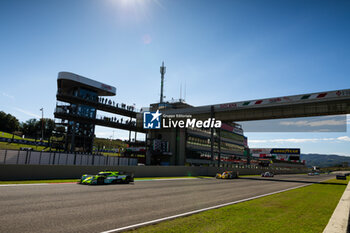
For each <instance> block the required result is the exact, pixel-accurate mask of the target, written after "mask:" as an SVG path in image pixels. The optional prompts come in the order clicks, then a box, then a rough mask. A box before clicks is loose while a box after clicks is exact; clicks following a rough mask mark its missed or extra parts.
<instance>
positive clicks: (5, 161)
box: [4, 150, 7, 164]
mask: <svg viewBox="0 0 350 233" xmlns="http://www.w3.org/2000/svg"><path fill="white" fill-rule="evenodd" d="M6 156H7V150H5V157H4V164H6Z"/></svg>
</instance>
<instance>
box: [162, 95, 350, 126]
mask: <svg viewBox="0 0 350 233" xmlns="http://www.w3.org/2000/svg"><path fill="white" fill-rule="evenodd" d="M161 112H162V113H163V114H168V115H171V114H188V115H192V117H195V118H197V119H208V118H211V117H215V119H217V120H221V121H224V122H229V121H231V122H232V121H251V120H268V119H280V118H297V117H311V116H325V115H341V114H349V113H350V89H343V90H336V91H325V92H317V93H310V94H301V95H292V96H282V97H275V98H266V99H256V100H247V101H240V102H231V103H222V104H215V105H206V106H199V107H190V108H182V109H163V110H161Z"/></svg>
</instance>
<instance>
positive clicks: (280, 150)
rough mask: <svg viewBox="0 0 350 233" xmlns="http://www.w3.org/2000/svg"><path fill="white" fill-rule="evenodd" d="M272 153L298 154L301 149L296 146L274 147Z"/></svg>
mask: <svg viewBox="0 0 350 233" xmlns="http://www.w3.org/2000/svg"><path fill="white" fill-rule="evenodd" d="M270 153H271V154H290V155H291V154H293V155H298V154H300V149H296V148H290V149H289V148H276V149H275V148H273V149H271V152H270Z"/></svg>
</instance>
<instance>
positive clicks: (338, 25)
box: [0, 0, 350, 155]
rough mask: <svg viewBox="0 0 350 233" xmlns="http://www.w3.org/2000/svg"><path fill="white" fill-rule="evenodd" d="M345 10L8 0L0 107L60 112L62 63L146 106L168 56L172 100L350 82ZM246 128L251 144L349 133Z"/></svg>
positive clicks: (334, 141)
mask: <svg viewBox="0 0 350 233" xmlns="http://www.w3.org/2000/svg"><path fill="white" fill-rule="evenodd" d="M349 10H350V2H349V1H345V0H344V1H342V0H338V1H315V0H310V1H307V0H303V1H297V0H293V1H269V0H266V1H259V0H257V1H253V0H248V1H247V0H245V1H243V0H242V1H234V0H230V1H224V0H222V1H214V0H190V1H189V0H99V1H97V0H75V1H71V0H51V1H47V0H30V1H29V0H28V1H27V0H2V1H0V28H1V36H0V42H1V43H0V80H1V85H0V110H2V111H5V112H8V113H11V114H13V115H15V116H17V117H18V118H19V119H20V120H21V121H25V120H28V119H30V118H32V117H39V116H40V114H41V112H40V111H39V109H40V108H41V107H44V111H45V116H46V117H51V118H52V117H53V111H54V107H55V93H56V90H57V86H56V85H57V84H56V79H57V73H58V72H59V71H70V72H73V73H77V74H80V75H83V76H86V77H89V78H92V79H96V80H99V81H101V82H104V83H107V84H110V85H113V86H115V87H116V88H117V96H116V97H115V98H114V100H115V101H117V102H124V103H128V104H133V103H136V106H137V107H142V106H148V105H149V103H152V102H156V101H157V100H159V92H160V91H159V89H160V88H159V86H160V74H159V66H160V65H161V62H162V61H163V60H164V61H165V65H166V66H167V73H166V81H165V95H166V96H167V98H168V99H171V97H174V98H179V94H180V85H181V84H182V85H183V86H184V85H185V84H186V101H187V102H188V103H190V104H192V105H195V106H196V105H207V104H215V103H225V102H233V101H241V100H249V99H258V98H266V97H275V96H285V95H294V94H303V93H309V92H318V91H326V90H336V89H345V88H350V79H349V74H350V53H349V51H350V48H349V46H350V45H349V41H350V38H349V37H350V14H349ZM348 124H349V122H348ZM96 133H97V135H98V136H103V137H110V136H111V135H112V130H110V129H107V128H103V127H97V130H96ZM127 135H128V133H127V132H123V131H115V133H114V136H115V137H117V136H118V137H122V138H125V137H127ZM246 135H247V136H248V138H249V142H250V143H249V144H250V146H252V147H300V148H301V150H302V152H307V153H311V152H317V153H338V154H345V155H350V134H349V132H346V133H247V134H246Z"/></svg>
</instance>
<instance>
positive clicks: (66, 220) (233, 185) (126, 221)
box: [0, 174, 334, 233]
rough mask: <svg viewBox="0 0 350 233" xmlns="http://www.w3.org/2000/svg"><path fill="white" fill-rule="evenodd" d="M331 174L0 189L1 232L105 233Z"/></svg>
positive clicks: (300, 184)
mask: <svg viewBox="0 0 350 233" xmlns="http://www.w3.org/2000/svg"><path fill="white" fill-rule="evenodd" d="M332 178H334V175H324V174H321V175H319V176H307V175H277V176H275V177H273V178H261V177H257V176H252V177H242V178H239V179H233V180H218V179H215V178H198V179H174V180H150V181H147V180H146V181H135V183H134V184H121V185H101V186H85V185H78V184H72V183H69V184H40V185H36V184H28V185H0V209H1V211H0V219H1V224H0V232H8V233H10V232H104V231H109V230H114V229H120V228H124V227H127V226H132V225H136V224H141V223H144V222H149V221H153V220H157V219H162V218H167V217H170V216H175V215H181V214H184V213H188V212H192V211H196V210H201V209H206V208H210V207H214V206H218V205H223V204H226V203H230V202H236V201H240V200H244V199H249V198H253V197H256V196H260V195H264V194H269V193H273V192H278V191H281V190H285V189H290V188H294V187H299V186H303V185H307V184H313V183H317V182H320V181H325V180H328V179H332Z"/></svg>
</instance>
